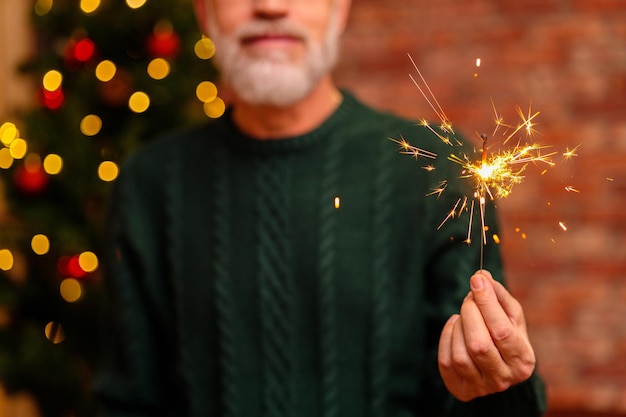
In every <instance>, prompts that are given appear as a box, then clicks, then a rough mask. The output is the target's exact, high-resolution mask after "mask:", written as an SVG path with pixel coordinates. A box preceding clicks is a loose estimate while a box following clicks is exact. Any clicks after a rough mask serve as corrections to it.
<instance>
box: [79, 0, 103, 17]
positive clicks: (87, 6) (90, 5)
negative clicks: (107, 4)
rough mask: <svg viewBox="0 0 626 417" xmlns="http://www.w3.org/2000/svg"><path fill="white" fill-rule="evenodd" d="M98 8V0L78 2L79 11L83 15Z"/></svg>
mask: <svg viewBox="0 0 626 417" xmlns="http://www.w3.org/2000/svg"><path fill="white" fill-rule="evenodd" d="M98 7H100V0H80V10H82V11H83V13H86V14H91V13H93V12H95V11H96V10H98Z"/></svg>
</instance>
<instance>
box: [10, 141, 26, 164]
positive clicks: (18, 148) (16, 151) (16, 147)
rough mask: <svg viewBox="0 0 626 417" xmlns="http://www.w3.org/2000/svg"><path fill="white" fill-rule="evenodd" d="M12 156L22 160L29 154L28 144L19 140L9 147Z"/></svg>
mask: <svg viewBox="0 0 626 417" xmlns="http://www.w3.org/2000/svg"><path fill="white" fill-rule="evenodd" d="M9 151H10V152H11V156H12V157H13V158H15V159H22V158H23V157H24V156H25V155H26V152H28V144H27V143H26V141H25V140H24V139H20V138H17V139H15V140H14V141H13V142H11V145H10V146H9Z"/></svg>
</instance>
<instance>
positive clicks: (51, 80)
mask: <svg viewBox="0 0 626 417" xmlns="http://www.w3.org/2000/svg"><path fill="white" fill-rule="evenodd" d="M62 83H63V74H61V73H60V72H59V71H57V70H50V71H48V72H46V73H45V74H44V76H43V79H42V84H43V88H45V89H46V91H50V92H54V91H57V90H58V89H59V88H61V84H62Z"/></svg>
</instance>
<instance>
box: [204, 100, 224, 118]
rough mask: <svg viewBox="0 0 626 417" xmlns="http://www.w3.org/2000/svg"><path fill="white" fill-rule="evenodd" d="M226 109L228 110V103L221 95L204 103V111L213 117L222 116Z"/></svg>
mask: <svg viewBox="0 0 626 417" xmlns="http://www.w3.org/2000/svg"><path fill="white" fill-rule="evenodd" d="M224 111H226V103H224V100H222V99H221V98H219V97H216V98H215V100H213V101H211V102H209V103H204V113H205V114H206V115H207V116H209V117H210V118H212V119H217V118H218V117H221V116H222V115H223V114H224Z"/></svg>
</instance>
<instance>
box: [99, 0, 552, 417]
mask: <svg viewBox="0 0 626 417" xmlns="http://www.w3.org/2000/svg"><path fill="white" fill-rule="evenodd" d="M195 5H196V11H197V15H198V18H199V21H200V22H201V24H202V27H203V29H204V30H205V31H206V33H207V34H208V35H209V36H210V37H211V39H212V40H213V41H214V42H215V44H216V51H217V55H216V58H215V59H216V64H217V66H218V68H219V69H220V72H221V75H222V77H223V84H224V86H226V87H227V88H229V89H230V90H231V93H232V94H231V95H232V97H233V99H232V103H231V105H230V106H229V109H228V111H227V113H226V114H225V115H224V117H222V118H221V119H219V120H217V121H215V122H213V123H209V124H207V125H206V126H201V127H199V128H195V129H193V130H190V131H186V132H182V133H178V134H174V135H171V136H168V137H165V138H162V139H160V140H157V141H154V142H153V143H151V144H150V145H149V146H147V147H146V148H145V149H143V150H142V151H141V152H139V153H138V154H137V155H135V156H133V157H132V158H131V159H130V160H129V161H128V162H127V163H126V164H125V167H124V169H123V171H122V175H121V176H120V178H119V180H118V183H117V189H116V194H115V199H114V201H115V204H114V209H113V212H112V222H111V228H110V230H111V238H112V245H111V247H112V251H111V260H110V270H109V284H110V289H111V296H112V298H111V307H112V308H111V311H112V315H111V318H110V320H108V321H107V325H110V328H111V329H112V333H111V337H110V339H109V340H108V341H109V342H110V346H109V348H108V349H107V353H108V355H107V356H106V357H105V358H104V359H103V366H102V369H101V371H100V372H99V374H98V376H97V378H96V392H97V393H98V395H99V396H100V398H101V399H102V403H103V406H104V415H107V416H177V417H183V416H198V417H199V416H203V417H206V416H244V417H262V416H285V417H287V416H289V417H296V416H297V417H309V416H310V417H321V416H338V417H351V416H355V417H356V416H358V417H363V416H386V417H392V416H454V417H463V416H480V417H487V416H493V417H496V416H497V417H513V416H520V417H521V416H523V417H531V416H539V415H541V414H542V413H543V410H544V408H545V399H544V393H543V388H542V385H541V382H540V380H539V378H538V377H537V376H536V374H535V373H534V370H535V355H534V352H533V349H532V346H531V344H530V342H529V338H528V333H527V330H526V325H525V321H524V314H523V311H522V308H521V306H520V305H519V303H518V302H517V301H516V300H515V299H514V298H513V297H512V296H511V294H509V292H508V291H507V290H506V289H505V288H504V287H503V286H502V284H500V283H499V282H498V281H496V280H494V279H493V278H492V276H491V273H489V272H487V271H486V270H481V271H478V272H475V273H474V268H475V267H476V266H477V265H478V264H479V261H478V260H479V257H480V256H481V255H480V253H479V246H478V245H467V244H466V243H465V242H464V240H465V236H464V235H465V233H466V226H467V225H466V224H461V223H460V222H455V221H448V222H447V223H445V225H444V226H443V227H442V228H441V229H440V230H436V229H437V226H438V225H439V223H440V222H441V219H442V218H443V217H444V216H445V213H447V211H449V209H450V207H451V204H452V203H453V202H454V201H456V199H457V198H458V196H460V195H465V194H466V193H467V191H466V190H465V189H464V188H463V187H464V185H463V184H460V183H458V181H456V180H455V175H454V174H452V173H451V172H450V171H449V170H450V165H451V164H449V163H446V161H445V160H437V161H434V162H433V164H434V165H435V167H436V169H435V170H434V171H433V172H427V171H426V170H421V169H419V166H418V165H416V164H415V162H414V161H411V160H410V158H402V157H399V156H397V149H395V146H393V143H391V142H390V141H388V140H387V138H388V137H389V136H395V135H397V134H398V132H401V133H402V134H405V135H410V136H411V137H412V138H415V139H416V140H417V141H421V143H428V147H429V149H432V150H433V151H435V152H436V151H438V150H439V149H441V151H442V153H443V151H444V149H443V148H441V146H443V145H441V144H438V143H437V141H434V140H432V137H431V136H430V135H429V134H428V132H427V131H426V129H423V128H421V127H417V126H415V125H414V124H412V123H410V122H408V121H405V120H402V119H400V118H397V117H395V116H393V115H390V114H385V113H381V112H378V111H375V110H373V109H370V108H369V107H367V106H365V105H363V104H362V103H360V102H359V101H358V100H357V99H356V98H355V97H354V96H352V95H351V94H350V93H348V92H347V91H344V90H340V89H339V88H338V87H337V86H336V85H335V84H334V83H333V79H332V76H331V70H332V68H333V66H334V64H335V61H336V59H337V56H338V39H339V36H340V34H341V33H342V31H343V29H344V26H345V24H346V20H347V16H348V13H349V9H350V1H349V0H196V1H195ZM442 159H443V158H442ZM441 178H448V179H449V185H448V187H447V189H446V192H445V193H443V195H442V196H441V197H440V198H435V197H432V198H431V197H426V195H427V194H428V193H429V192H430V191H431V190H432V189H433V188H434V187H436V185H437V184H438V182H439V180H440V179H441ZM488 213H491V214H490V215H489V216H488V218H487V222H488V224H489V225H490V227H491V228H492V230H493V229H494V228H495V227H496V224H495V221H494V219H493V218H492V217H491V215H492V213H493V210H489V211H488ZM484 265H485V267H486V269H489V270H490V271H491V272H492V273H493V274H494V275H495V276H497V277H500V275H501V264H500V260H499V255H498V253H497V247H494V246H493V245H488V246H487V247H486V248H485V253H484Z"/></svg>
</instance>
